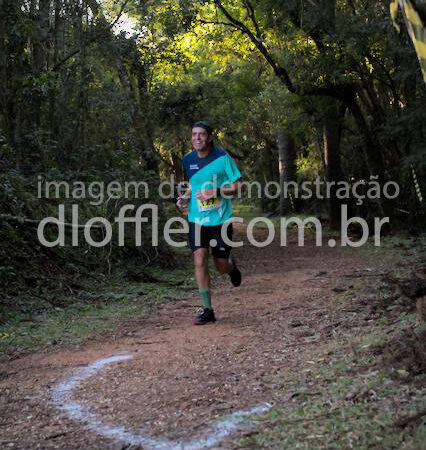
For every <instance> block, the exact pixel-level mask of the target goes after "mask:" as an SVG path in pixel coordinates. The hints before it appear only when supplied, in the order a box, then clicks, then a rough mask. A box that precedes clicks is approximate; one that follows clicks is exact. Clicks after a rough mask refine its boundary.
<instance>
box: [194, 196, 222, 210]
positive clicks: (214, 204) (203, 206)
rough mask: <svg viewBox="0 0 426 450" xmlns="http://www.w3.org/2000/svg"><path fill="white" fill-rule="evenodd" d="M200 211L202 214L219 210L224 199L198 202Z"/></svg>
mask: <svg viewBox="0 0 426 450" xmlns="http://www.w3.org/2000/svg"><path fill="white" fill-rule="evenodd" d="M197 202H198V210H199V211H200V212H204V211H210V210H212V209H219V208H220V207H221V205H222V198H209V199H208V200H204V201H201V200H197Z"/></svg>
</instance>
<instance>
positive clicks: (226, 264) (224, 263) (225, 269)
mask: <svg viewBox="0 0 426 450" xmlns="http://www.w3.org/2000/svg"><path fill="white" fill-rule="evenodd" d="M213 260H214V265H215V266H216V269H217V271H218V272H219V273H220V274H221V275H223V274H225V273H229V272H231V270H232V269H233V268H234V264H233V263H232V262H231V261H230V260H229V258H213Z"/></svg>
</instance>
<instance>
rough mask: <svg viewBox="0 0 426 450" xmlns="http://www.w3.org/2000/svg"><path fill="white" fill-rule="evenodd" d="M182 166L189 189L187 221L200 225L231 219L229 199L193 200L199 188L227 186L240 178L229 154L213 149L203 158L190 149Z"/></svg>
mask: <svg viewBox="0 0 426 450" xmlns="http://www.w3.org/2000/svg"><path fill="white" fill-rule="evenodd" d="M182 165H183V168H184V171H185V174H186V177H187V180H188V181H189V184H190V186H191V191H192V195H191V201H190V203H189V212H188V221H189V222H193V223H199V224H202V225H210V226H213V225H220V224H222V223H224V222H226V221H227V220H228V219H230V218H231V217H232V199H231V198H224V197H218V198H213V199H210V200H206V201H205V202H201V201H200V200H198V199H197V198H196V197H195V194H196V193H197V192H198V191H199V190H200V189H212V188H220V187H223V186H227V185H229V184H231V183H234V182H235V181H237V180H238V179H239V178H241V173H240V171H239V170H238V167H237V166H236V164H235V162H234V160H233V159H232V158H231V157H230V156H229V154H228V153H227V152H226V151H225V150H223V149H221V148H217V147H213V148H212V150H211V151H210V153H209V154H208V155H207V156H206V157H205V158H200V157H199V156H198V154H197V151H196V150H192V152H191V153H188V154H187V155H186V156H184V158H183V159H182Z"/></svg>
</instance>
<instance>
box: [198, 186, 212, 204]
mask: <svg viewBox="0 0 426 450" xmlns="http://www.w3.org/2000/svg"><path fill="white" fill-rule="evenodd" d="M195 197H196V198H197V199H198V200H201V201H202V202H205V201H206V200H210V199H211V198H216V197H217V189H200V190H199V191H198V192H197V193H196V194H195Z"/></svg>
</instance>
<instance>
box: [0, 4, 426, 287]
mask: <svg viewBox="0 0 426 450" xmlns="http://www.w3.org/2000/svg"><path fill="white" fill-rule="evenodd" d="M412 3H413V4H415V5H416V7H418V11H419V14H420V15H421V16H422V17H423V19H424V18H425V17H426V13H425V6H424V5H423V2H420V1H416V2H412ZM0 8H1V14H0V58H1V61H0V71H1V72H0V102H1V110H0V240H1V248H0V260H1V263H0V280H1V284H2V286H8V289H11V286H12V287H13V289H17V286H19V285H22V284H24V285H27V286H30V287H31V286H33V285H34V286H35V285H38V283H39V281H38V280H39V279H40V274H44V275H46V273H47V274H49V273H57V272H58V271H66V272H67V273H71V274H72V273H75V272H81V271H83V272H86V271H87V269H88V268H89V270H101V271H109V272H111V271H112V270H113V268H114V267H115V265H118V266H120V265H122V264H123V263H124V262H126V264H128V263H129V262H131V261H135V262H136V263H139V264H140V261H144V262H145V263H149V262H151V261H153V260H154V259H155V258H157V259H158V251H157V249H153V248H152V247H151V246H148V245H146V246H142V247H139V248H138V247H135V246H134V236H130V235H129V238H128V240H126V242H125V243H126V245H125V246H124V247H118V246H117V245H116V244H117V243H116V242H114V240H113V242H112V244H111V245H109V246H106V247H104V248H102V249H94V248H92V247H89V246H87V245H80V246H79V247H78V248H74V247H71V246H67V247H56V248H47V247H43V246H41V245H40V244H39V243H38V240H37V234H36V229H37V223H38V222H39V221H40V220H41V219H42V218H44V217H46V216H49V215H53V216H55V215H56V217H57V212H58V208H57V206H58V204H60V203H64V204H65V205H68V206H69V205H70V204H71V203H79V207H80V210H79V214H80V217H79V220H80V221H81V223H85V222H86V221H87V220H88V219H90V218H91V217H94V216H102V217H106V218H109V219H111V220H112V218H114V217H115V216H117V212H118V210H119V209H120V207H121V206H122V205H123V204H125V203H129V202H132V201H133V202H134V204H135V205H139V204H141V202H148V201H151V202H156V203H158V204H159V205H160V220H162V221H164V220H165V219H166V218H167V212H166V211H167V208H169V207H170V203H167V202H165V201H162V200H160V199H158V198H155V196H156V190H155V189H152V190H151V191H150V198H148V199H144V200H143V201H141V200H140V199H136V198H134V199H131V200H130V201H129V199H125V198H124V197H123V198H119V199H115V200H113V201H112V200H111V199H108V198H107V197H106V198H105V199H104V201H102V202H101V203H100V204H98V205H94V204H93V202H92V203H90V202H88V201H87V200H81V201H76V200H75V199H72V198H68V199H67V198H65V196H63V197H62V198H57V199H47V198H38V196H37V183H38V182H40V181H43V182H44V181H46V180H56V181H67V182H73V181H77V180H78V181H83V182H85V183H90V182H94V181H97V182H104V183H109V182H111V181H122V182H124V181H131V180H136V181H146V182H147V183H148V184H149V185H150V186H152V187H156V186H157V185H158V183H159V182H160V181H161V180H162V179H165V178H167V177H168V176H170V175H175V176H176V180H180V179H181V178H182V173H181V168H180V159H181V158H182V156H183V155H184V154H185V153H186V152H187V151H188V150H189V149H190V139H189V138H190V126H191V123H192V122H193V121H195V120H199V119H208V120H210V122H211V123H212V124H213V125H214V127H215V128H216V130H217V133H216V142H217V143H218V145H221V146H223V147H224V148H225V149H227V150H228V151H229V152H230V153H231V155H232V156H233V157H234V158H235V160H236V161H237V163H238V165H239V166H240V169H241V170H242V172H243V173H244V177H245V179H246V180H247V181H259V182H260V183H261V184H262V185H265V184H266V183H267V182H268V181H271V180H273V181H278V182H281V183H283V182H284V181H297V182H299V183H300V182H302V181H307V180H311V181H312V180H315V179H316V178H317V177H320V178H321V179H322V180H328V181H335V182H338V181H347V182H349V183H354V182H358V181H360V180H365V182H366V183H368V181H369V180H371V178H370V177H371V176H373V177H377V178H375V179H377V181H378V182H379V183H380V185H383V184H384V183H386V182H387V181H390V180H392V181H395V182H397V183H398V184H399V186H400V189H401V190H400V194H399V196H398V198H397V199H395V200H392V201H387V200H386V199H383V198H381V199H372V200H371V199H370V200H369V199H365V201H363V202H362V204H361V205H359V204H357V202H356V201H354V199H349V200H348V201H347V202H346V203H348V202H349V207H350V211H351V213H352V214H353V215H359V216H361V217H363V218H366V219H367V220H371V219H372V218H373V217H375V216H380V217H383V216H389V217H390V224H391V230H397V229H406V230H408V231H410V232H414V233H415V232H418V231H419V230H422V227H423V225H424V213H423V211H424V203H423V198H422V192H423V193H424V192H425V190H424V188H425V177H424V174H425V168H426V159H425V132H426V120H425V119H426V109H425V107H424V106H425V104H426V85H425V83H424V81H423V79H422V73H421V70H420V66H419V61H418V59H417V56H416V53H415V50H414V47H413V43H412V41H411V39H410V37H409V34H408V32H407V28H406V27H405V26H401V31H400V32H399V33H398V32H397V30H396V29H395V27H394V25H393V24H392V20H391V18H390V14H389V1H388V0H368V1H367V0H348V1H337V0H294V1H293V0H289V1H277V0H274V1H272V0H256V1H255V0H252V1H250V0H229V1H228V0H224V1H220V0H215V1H190V0H185V1H180V0H163V1H161V0H146V1H144V0H121V1H109V0H108V1H98V0H28V1H25V0H2V1H1V2H0ZM399 14H400V16H398V18H397V20H398V22H399V23H400V24H401V25H403V17H402V15H401V13H399ZM296 200H297V199H294V198H292V197H291V196H288V198H281V199H275V200H267V199H265V198H261V199H259V200H258V201H259V205H260V207H261V208H262V210H263V211H264V213H267V214H281V215H285V214H295V213H309V214H317V215H320V216H321V217H322V218H323V219H324V220H325V221H326V222H327V223H328V225H329V227H330V228H338V227H339V221H340V204H341V200H340V199H339V198H337V197H336V196H335V192H334V191H332V198H331V199H330V200H329V202H325V201H324V200H323V201H320V200H318V199H310V200H307V201H304V202H302V201H300V200H299V201H296ZM65 214H66V220H71V209H70V208H69V207H67V206H66V208H65ZM52 233H53V234H52V236H53V235H54V233H55V230H52ZM149 233H150V230H149V227H148V226H147V227H144V234H145V235H146V236H148V235H149ZM159 251H160V255H161V254H162V255H164V254H166V253H167V254H170V250H168V249H167V248H166V247H165V246H162V245H160V249H159ZM160 259H161V258H160ZM163 260H165V258H163ZM167 261H169V262H170V261H172V259H170V258H167ZM46 282H49V281H48V280H47V281H46Z"/></svg>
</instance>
